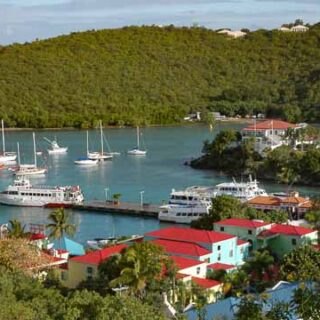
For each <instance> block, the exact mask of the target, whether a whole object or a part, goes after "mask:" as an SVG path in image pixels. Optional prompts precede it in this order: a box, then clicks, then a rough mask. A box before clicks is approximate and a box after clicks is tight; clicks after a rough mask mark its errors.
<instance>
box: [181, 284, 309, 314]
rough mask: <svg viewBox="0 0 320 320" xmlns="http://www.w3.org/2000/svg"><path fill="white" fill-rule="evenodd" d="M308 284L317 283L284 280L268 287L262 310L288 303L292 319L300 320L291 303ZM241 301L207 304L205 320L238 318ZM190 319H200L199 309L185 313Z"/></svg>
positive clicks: (232, 300) (220, 301)
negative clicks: (295, 294) (298, 291)
mask: <svg viewBox="0 0 320 320" xmlns="http://www.w3.org/2000/svg"><path fill="white" fill-rule="evenodd" d="M302 285H303V286H306V287H308V288H309V289H314V288H315V284H313V283H311V282H307V283H302V282H293V283H290V282H284V281H280V282H279V283H278V284H277V285H276V286H274V287H273V288H271V289H268V290H266V291H265V292H264V297H265V299H264V300H263V301H262V303H263V305H262V311H263V312H268V311H270V310H271V309H272V308H273V307H274V306H275V305H276V304H277V303H285V304H288V305H289V306H290V307H289V314H290V319H291V320H298V319H299V317H298V315H297V314H296V308H295V306H294V305H292V304H291V302H292V299H293V297H294V293H295V291H296V290H297V289H299V288H300V287H301V286H302ZM240 302H241V299H240V298H234V297H231V298H228V299H223V300H219V301H217V302H216V303H211V304H207V305H206V306H204V308H205V311H204V314H205V318H204V319H205V320H211V319H224V320H233V319H236V313H237V311H238V306H239V304H240ZM184 315H185V316H186V318H187V319H188V320H197V319H198V310H196V309H191V310H189V311H187V312H185V313H184Z"/></svg>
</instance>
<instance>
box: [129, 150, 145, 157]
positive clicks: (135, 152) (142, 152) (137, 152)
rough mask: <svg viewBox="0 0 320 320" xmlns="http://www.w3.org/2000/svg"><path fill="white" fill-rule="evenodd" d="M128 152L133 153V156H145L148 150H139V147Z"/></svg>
mask: <svg viewBox="0 0 320 320" xmlns="http://www.w3.org/2000/svg"><path fill="white" fill-rule="evenodd" d="M127 154H129V155H131V156H145V155H146V154H147V151H145V150H138V149H133V150H129V151H128V152H127Z"/></svg>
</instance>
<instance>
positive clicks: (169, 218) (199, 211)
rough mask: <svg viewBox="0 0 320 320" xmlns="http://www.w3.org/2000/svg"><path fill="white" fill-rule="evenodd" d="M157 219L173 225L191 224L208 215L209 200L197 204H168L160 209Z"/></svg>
mask: <svg viewBox="0 0 320 320" xmlns="http://www.w3.org/2000/svg"><path fill="white" fill-rule="evenodd" d="M160 209H161V210H160V212H159V215H158V219H159V220H160V221H166V222H175V223H188V224H189V223H191V222H192V221H193V220H198V219H199V218H201V217H203V216H205V215H207V214H209V211H210V209H211V200H210V201H209V202H208V201H201V202H200V203H198V204H188V205H180V204H168V205H165V206H161V207H160Z"/></svg>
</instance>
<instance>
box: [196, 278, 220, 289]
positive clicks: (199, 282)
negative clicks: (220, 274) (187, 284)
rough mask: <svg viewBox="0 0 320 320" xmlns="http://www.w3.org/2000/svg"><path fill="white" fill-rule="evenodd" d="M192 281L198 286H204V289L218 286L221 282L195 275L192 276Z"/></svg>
mask: <svg viewBox="0 0 320 320" xmlns="http://www.w3.org/2000/svg"><path fill="white" fill-rule="evenodd" d="M192 281H193V282H194V283H196V284H197V285H199V286H200V287H203V288H206V289H211V288H213V287H216V286H220V285H221V282H219V281H216V280H211V279H202V278H197V277H192Z"/></svg>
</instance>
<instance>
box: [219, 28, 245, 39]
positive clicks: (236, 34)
mask: <svg viewBox="0 0 320 320" xmlns="http://www.w3.org/2000/svg"><path fill="white" fill-rule="evenodd" d="M218 33H220V34H225V35H227V36H229V37H232V38H242V37H244V36H246V35H247V33H246V32H243V31H240V30H237V31H231V30H229V29H222V30H220V31H218Z"/></svg>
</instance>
